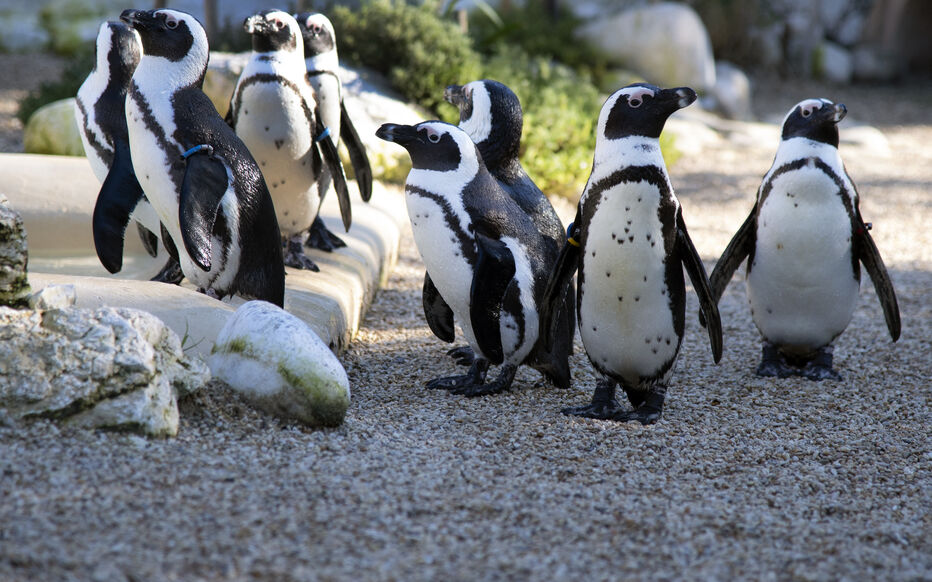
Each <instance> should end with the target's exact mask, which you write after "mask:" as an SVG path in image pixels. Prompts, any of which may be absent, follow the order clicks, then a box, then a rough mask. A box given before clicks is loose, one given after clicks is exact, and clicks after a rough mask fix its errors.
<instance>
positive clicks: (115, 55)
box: [96, 20, 142, 79]
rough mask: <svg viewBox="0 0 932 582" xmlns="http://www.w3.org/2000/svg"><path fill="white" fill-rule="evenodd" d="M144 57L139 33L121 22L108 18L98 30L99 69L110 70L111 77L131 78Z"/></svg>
mask: <svg viewBox="0 0 932 582" xmlns="http://www.w3.org/2000/svg"><path fill="white" fill-rule="evenodd" d="M141 57H142V43H141V41H140V40H139V34H138V33H137V32H136V31H135V30H133V29H132V28H130V27H129V26H127V25H126V24H124V23H122V22H120V21H119V20H108V21H107V22H104V23H102V24H101V25H100V28H99V29H98V31H97V65H96V66H97V69H98V70H106V71H110V76H111V78H115V79H117V78H122V79H129V78H130V77H132V76H133V71H134V70H135V69H136V65H138V64H139V59H140V58H141Z"/></svg>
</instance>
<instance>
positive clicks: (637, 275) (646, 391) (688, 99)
mask: <svg viewBox="0 0 932 582" xmlns="http://www.w3.org/2000/svg"><path fill="white" fill-rule="evenodd" d="M695 100H696V93H695V91H693V90H692V89H689V88H687V87H681V88H676V89H660V88H658V87H654V86H652V85H647V84H641V83H638V84H634V85H629V86H627V87H624V88H622V89H619V90H618V91H616V92H615V93H614V94H613V95H612V96H611V97H609V98H608V100H607V101H606V102H605V104H604V105H603V106H602V111H601V113H600V114H599V123H598V130H597V131H598V134H597V137H596V146H595V156H594V159H593V165H592V173H591V175H590V176H589V182H588V183H587V184H586V189H585V191H584V192H583V195H582V198H581V199H580V201H579V207H578V210H577V214H576V220H575V222H574V223H573V224H572V225H570V228H569V229H568V240H567V244H566V245H564V250H563V252H562V253H561V256H560V259H559V262H558V265H557V268H556V269H555V270H554V274H553V277H552V280H551V283H550V285H549V286H548V291H547V295H546V296H545V298H544V301H543V304H544V305H545V306H553V305H555V304H557V301H556V300H557V298H558V297H560V296H561V295H562V293H563V292H564V289H565V288H566V287H567V286H568V285H569V283H570V280H571V278H572V276H573V272H574V271H575V270H576V268H577V265H578V268H579V277H578V288H577V306H578V322H579V332H580V335H581V336H582V341H583V345H584V346H585V348H586V355H587V356H588V357H589V361H590V362H592V365H593V366H594V367H595V369H596V371H597V373H598V376H599V379H598V381H597V384H596V388H595V393H594V395H593V397H592V403H591V404H589V405H586V406H580V407H574V408H567V409H565V410H564V411H563V412H564V413H565V414H573V415H577V416H585V417H589V418H598V419H612V420H620V421H631V420H636V421H639V422H641V423H642V424H650V423H653V422H656V421H657V420H658V419H659V418H660V415H661V412H662V410H663V402H664V398H665V394H666V387H667V384H668V382H669V379H670V376H671V374H672V372H673V366H674V364H675V363H676V359H677V356H678V354H679V350H680V343H681V342H682V340H683V331H684V321H685V317H684V315H685V309H686V288H685V285H684V281H683V267H685V268H686V271H687V272H688V273H689V278H690V280H691V281H692V283H693V287H694V288H695V289H696V293H697V295H698V296H699V303H700V309H701V312H702V314H703V316H704V318H705V321H706V324H707V325H708V332H709V340H710V342H711V345H712V356H713V359H714V360H715V362H718V361H719V359H720V358H721V355H722V329H721V322H720V320H719V314H718V308H717V306H716V304H715V301H713V299H712V293H711V291H710V289H709V282H708V279H707V278H706V274H705V268H704V267H703V265H702V261H701V259H700V258H699V255H698V253H696V249H695V248H694V247H693V244H692V241H691V240H690V238H689V234H688V232H687V231H686V224H685V222H684V221H683V213H682V210H681V208H680V205H679V201H678V200H677V199H676V196H675V195H674V193H673V187H672V186H671V184H670V179H669V177H668V176H667V171H666V166H665V164H664V161H663V156H662V155H661V152H660V142H659V138H660V132H661V131H662V130H663V126H664V123H665V122H666V120H667V118H668V117H669V116H670V115H671V114H672V113H673V112H674V111H676V110H678V109H681V108H683V107H686V106H687V105H689V104H690V103H692V102H693V101H695ZM619 384H620V385H621V387H622V389H623V390H624V391H625V393H626V394H627V396H628V400H629V401H630V402H631V404H632V406H633V407H634V409H633V410H626V409H625V408H623V407H622V406H621V405H619V403H618V402H617V401H616V400H615V387H616V385H619Z"/></svg>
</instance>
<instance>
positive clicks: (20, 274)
mask: <svg viewBox="0 0 932 582" xmlns="http://www.w3.org/2000/svg"><path fill="white" fill-rule="evenodd" d="M28 262H29V256H28V250H27V247H26V229H25V227H24V226H23V219H22V218H21V217H20V215H19V213H17V212H16V211H15V210H13V209H12V208H11V207H10V206H9V201H8V200H7V198H6V196H4V195H3V194H0V305H9V306H10V307H25V306H26V304H27V303H28V301H29V291H30V290H29V280H28V278H27V275H26V265H27V263H28Z"/></svg>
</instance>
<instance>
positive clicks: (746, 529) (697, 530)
mask: <svg viewBox="0 0 932 582" xmlns="http://www.w3.org/2000/svg"><path fill="white" fill-rule="evenodd" d="M928 89H929V87H928V86H924V87H921V88H918V89H915V90H902V88H900V89H872V88H854V89H845V90H836V91H832V90H831V88H825V87H819V86H813V87H806V90H811V91H816V92H815V93H799V94H797V92H796V91H795V90H791V88H789V87H786V86H783V85H779V84H773V86H770V85H766V84H765V85H764V86H763V88H762V93H761V96H760V99H759V101H758V112H759V113H770V114H781V113H782V112H783V111H784V110H785V109H787V108H788V107H789V106H790V105H791V104H792V103H794V102H796V101H798V100H800V99H802V98H805V97H812V96H817V95H824V96H827V97H830V98H831V97H836V98H837V100H840V101H845V100H846V99H847V97H848V95H846V94H845V93H850V94H851V95H852V99H849V100H847V102H848V103H849V109H850V110H851V115H852V117H855V118H859V119H865V120H869V121H870V122H871V123H873V124H875V125H877V126H878V127H880V128H881V129H882V131H883V132H884V133H885V134H886V136H887V137H888V138H889V140H890V145H891V148H892V150H893V155H892V156H888V157H884V156H881V155H877V154H875V153H873V152H871V151H869V150H866V149H862V148H851V149H847V150H846V149H844V148H843V151H842V154H843V156H844V157H845V159H846V162H847V165H848V169H849V172H850V173H851V175H852V177H853V178H854V180H855V182H856V183H857V184H858V185H859V187H860V192H861V195H862V198H863V203H862V211H863V214H864V216H865V219H866V220H869V221H873V222H874V236H875V240H876V241H877V244H878V246H879V247H880V249H881V252H882V254H883V256H884V258H885V260H886V262H887V265H888V267H889V268H890V271H891V275H892V277H893V281H894V284H895V286H896V289H897V292H898V295H899V300H900V309H901V313H902V318H903V334H902V337H901V339H900V341H899V342H898V343H896V344H892V343H891V342H890V341H889V338H888V336H887V331H886V328H885V326H884V323H883V316H882V313H881V310H880V306H879V303H878V301H877V298H876V296H875V294H874V292H873V289H872V288H871V286H870V284H869V283H866V284H865V285H864V286H863V287H862V294H861V295H862V297H861V302H860V304H859V307H858V309H857V311H856V312H855V315H854V320H853V321H852V323H851V325H850V327H849V328H848V331H847V332H846V333H845V334H844V335H843V336H842V337H841V338H840V339H839V341H838V343H837V348H836V351H835V354H836V367H837V369H838V370H839V371H840V372H841V373H842V374H843V375H844V380H843V381H841V382H820V383H815V382H809V381H805V380H801V379H786V380H769V379H768V380H764V379H760V378H757V377H756V376H754V375H753V373H752V371H753V369H754V367H756V365H757V361H758V355H759V354H758V337H757V333H756V330H755V329H754V327H753V324H752V322H751V319H750V315H749V312H748V307H747V304H746V301H745V298H744V289H743V279H742V277H741V276H740V275H738V276H736V278H735V280H734V281H733V282H732V284H731V286H730V287H729V289H728V291H727V292H726V295H725V297H724V298H723V300H722V303H721V309H722V320H723V326H724V332H725V354H724V357H723V360H722V362H721V363H720V364H719V365H717V366H716V365H713V363H712V361H711V355H710V352H709V348H708V342H707V339H706V338H705V337H704V334H703V330H702V329H701V328H700V327H699V326H698V324H697V323H696V313H697V301H696V300H695V296H694V295H692V294H690V296H689V305H688V317H689V320H688V328H687V335H686V339H685V341H684V345H683V350H682V354H681V357H680V361H679V363H678V365H677V368H676V373H675V374H674V377H673V381H672V386H671V389H670V391H669V393H668V400H667V407H666V409H665V411H664V418H663V420H662V421H661V422H659V423H658V424H656V425H654V426H650V427H642V426H640V425H637V424H617V423H613V422H601V421H591V420H583V419H577V418H568V417H564V416H563V415H561V414H560V413H559V409H560V408H561V407H563V406H567V405H573V404H580V403H583V402H586V401H587V400H588V399H589V398H590V396H591V389H592V386H593V382H594V379H593V377H592V375H591V368H590V366H589V364H588V362H587V361H586V359H585V356H584V354H583V353H582V351H581V346H579V345H578V346H577V347H578V349H577V354H576V356H575V357H574V358H573V385H572V387H571V388H570V389H568V390H556V389H553V388H550V387H548V386H546V385H542V384H541V382H540V376H539V375H538V374H537V373H536V372H533V371H530V370H524V369H522V370H521V371H520V372H519V374H518V377H517V380H516V382H515V385H514V387H513V388H512V390H511V391H509V392H507V393H505V394H501V395H498V396H494V397H488V398H482V399H472V400H470V399H464V398H461V397H457V396H453V395H450V394H447V393H445V392H432V391H428V390H426V389H425V388H424V383H425V381H427V380H428V379H430V378H432V377H434V376H437V375H440V374H445V373H449V372H450V371H451V370H452V369H453V365H452V364H451V363H450V362H449V361H448V359H447V358H446V357H445V356H444V355H443V354H444V351H445V350H446V348H447V346H446V345H444V344H441V343H440V342H439V341H437V340H436V339H435V338H433V336H432V335H431V334H430V331H429V330H428V328H427V326H426V324H425V322H424V319H423V315H422V313H421V308H420V285H421V280H422V276H423V264H422V263H421V261H420V259H419V258H418V255H417V251H416V249H415V248H414V246H413V243H412V242H411V238H410V236H408V237H406V238H405V243H404V245H403V248H402V252H401V258H400V260H399V264H398V267H397V268H396V269H395V272H394V273H393V275H392V276H391V277H390V280H389V283H388V286H387V287H386V288H385V289H384V290H383V291H382V292H380V294H379V295H378V297H377V299H376V301H375V303H374V305H373V306H372V308H371V310H370V312H369V314H368V315H367V317H366V320H365V323H364V326H363V328H362V329H361V331H360V333H359V335H358V337H357V339H356V341H355V342H354V343H353V345H352V346H351V348H350V349H349V351H348V352H347V353H346V354H345V356H344V358H343V360H344V362H345V365H346V368H347V371H348V373H349V376H350V380H351V383H352V387H353V391H354V392H353V404H352V406H351V407H350V410H349V414H348V416H347V419H346V422H345V424H344V425H343V426H342V427H340V428H338V429H334V430H319V431H312V430H306V429H303V428H301V427H298V426H293V425H287V424H283V423H282V422H280V421H278V420H277V419H275V418H273V417H270V416H267V415H264V414H262V413H259V412H256V411H254V410H253V409H252V408H250V407H249V406H248V405H247V404H245V403H244V402H243V401H242V400H240V399H239V398H238V397H237V396H236V395H235V394H233V393H232V392H230V391H229V390H228V389H226V388H225V387H223V386H221V385H217V384H213V385H211V386H210V388H209V390H207V391H204V392H202V393H201V394H200V395H198V396H196V397H193V398H190V399H188V400H186V401H184V402H182V426H181V431H180V434H179V436H178V438H176V439H173V440H168V441H149V440H146V439H143V438H140V437H135V436H130V435H126V434H112V433H92V432H85V431H78V430H72V429H68V428H59V427H56V426H55V425H52V424H50V423H46V422H38V423H34V424H31V425H28V426H12V424H11V423H9V422H6V423H4V422H3V420H2V418H0V579H2V580H13V581H18V580H40V579H41V580H102V581H104V580H105V581H111V580H128V581H129V580H133V581H142V580H343V579H350V578H352V579H364V580H370V579H371V580H523V579H528V580H566V579H584V580H603V579H604V580H615V579H660V580H683V579H699V580H733V579H753V580H881V579H882V580H932V446H930V438H929V426H932V402H930V391H929V380H928V376H929V372H930V370H932V365H930V356H929V354H930V351H932V346H930V341H932V340H930V338H932V307H930V305H932V300H930V299H929V295H928V290H929V289H930V288H932V254H930V253H932V251H930V248H932V240H930V236H932V235H930V234H929V229H928V228H927V227H926V226H927V225H928V224H929V223H930V222H932V198H930V193H929V189H930V187H932V146H930V144H932V117H930V115H929V113H928V112H927V111H926V109H925V108H926V107H928V105H929V101H928V95H929V92H928ZM855 99H856V101H857V104H858V105H857V106H854V105H853V104H852V102H853V101H854V100H855ZM891 99H892V100H897V101H896V106H895V107H893V106H891V104H890V103H889V100H891ZM900 100H905V101H906V103H902V102H901V101H900ZM768 108H769V109H768ZM870 108H873V109H870ZM904 111H905V113H904ZM907 123H912V124H913V125H906V124H907ZM775 147H776V144H775V143H774V144H769V143H768V144H761V145H760V146H759V147H754V146H750V145H746V144H745V145H741V146H737V145H735V144H734V143H727V142H725V143H723V144H721V145H720V146H717V147H712V148H710V149H709V150H708V151H707V152H706V153H705V154H704V155H702V156H688V157H684V158H683V159H682V160H681V161H680V162H679V163H678V164H677V165H676V166H674V168H672V170H671V174H672V179H673V183H674V186H676V187H677V189H678V192H679V194H680V198H681V201H682V203H683V206H684V213H685V217H686V221H687V223H688V224H689V226H690V231H691V234H692V237H693V240H694V242H695V243H696V246H697V247H698V248H699V250H700V252H701V253H702V254H703V256H704V258H706V260H707V266H708V267H711V266H712V264H713V263H714V260H715V259H716V258H717V256H718V254H719V253H720V252H721V251H722V250H723V249H724V247H725V245H726V244H727V242H728V240H729V238H730V236H731V235H732V234H733V232H734V230H735V229H737V227H738V226H739V225H740V224H741V222H742V221H743V219H744V218H745V216H746V213H747V212H748V210H749V209H750V206H751V204H752V202H753V195H754V192H755V190H756V188H757V185H758V184H759V181H760V178H761V176H762V175H763V174H764V172H765V171H766V170H767V169H768V167H769V166H770V162H771V160H772V157H773V151H774V149H775Z"/></svg>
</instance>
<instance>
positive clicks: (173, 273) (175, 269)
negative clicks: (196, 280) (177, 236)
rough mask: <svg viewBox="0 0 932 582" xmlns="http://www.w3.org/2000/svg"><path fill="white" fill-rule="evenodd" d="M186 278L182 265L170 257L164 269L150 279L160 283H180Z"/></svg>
mask: <svg viewBox="0 0 932 582" xmlns="http://www.w3.org/2000/svg"><path fill="white" fill-rule="evenodd" d="M182 279H184V273H183V272H182V271H181V265H180V264H179V263H178V261H176V260H175V259H173V258H171V257H168V260H167V261H165V265H163V266H162V270H161V271H159V272H158V273H157V274H156V275H155V277H152V278H151V279H149V280H150V281H156V282H158V283H168V284H169V285H179V284H180V283H181V280H182Z"/></svg>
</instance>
